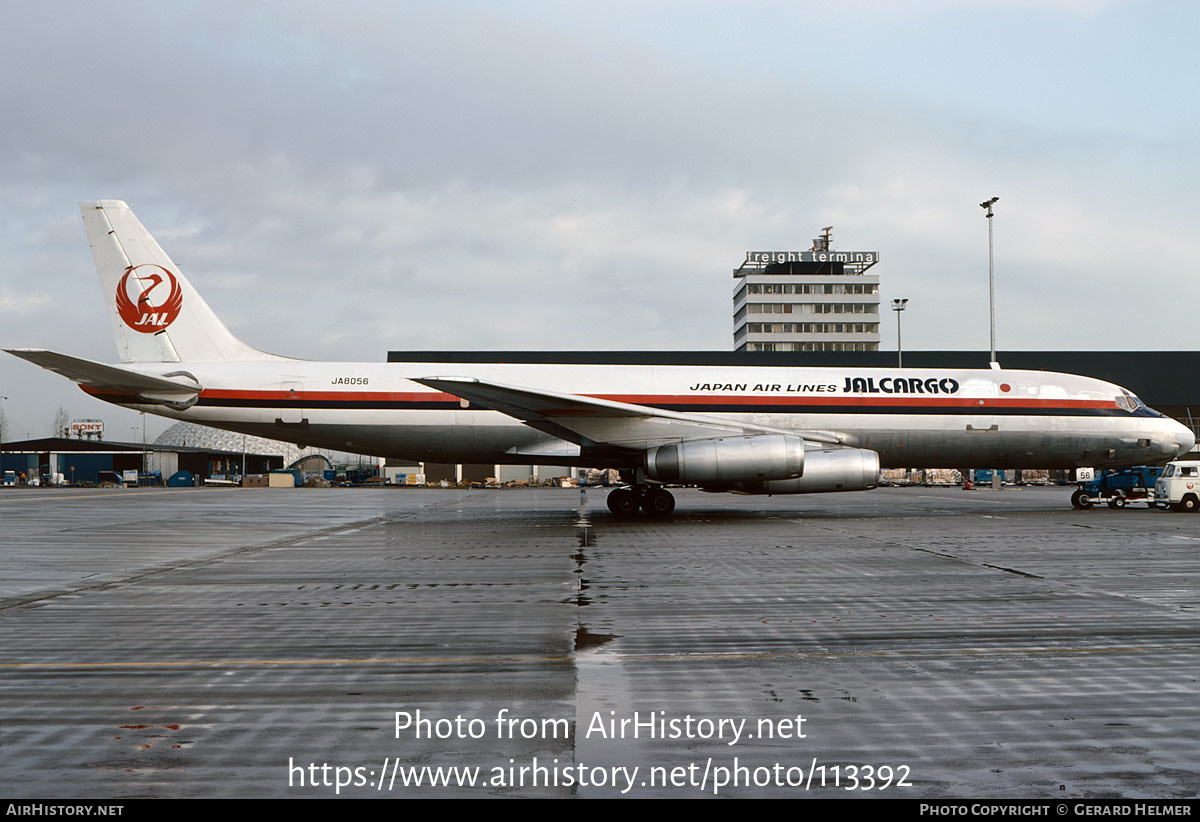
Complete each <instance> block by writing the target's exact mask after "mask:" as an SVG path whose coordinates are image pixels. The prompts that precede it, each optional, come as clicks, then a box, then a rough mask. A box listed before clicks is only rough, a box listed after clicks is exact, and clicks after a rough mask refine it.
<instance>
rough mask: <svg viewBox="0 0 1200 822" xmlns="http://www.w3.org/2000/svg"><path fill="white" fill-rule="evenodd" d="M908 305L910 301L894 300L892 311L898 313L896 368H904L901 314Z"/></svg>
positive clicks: (904, 299)
mask: <svg viewBox="0 0 1200 822" xmlns="http://www.w3.org/2000/svg"><path fill="white" fill-rule="evenodd" d="M907 305H908V299H907V298H903V299H896V300H892V310H893V311H895V312H896V367H897V368H903V367H904V346H903V345H902V344H901V342H900V339H901V338H900V312H901V311H903V310H904V309H905V307H906V306H907Z"/></svg>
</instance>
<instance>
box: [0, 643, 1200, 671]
mask: <svg viewBox="0 0 1200 822" xmlns="http://www.w3.org/2000/svg"><path fill="white" fill-rule="evenodd" d="M1197 649H1200V644H1196V643H1192V644H1186V645H1114V646H1108V647H1075V648H1022V647H1019V646H1014V647H1007V648H941V649H938V648H929V649H924V650H922V649H911V650H879V651H840V652H835V651H790V652H785V653H766V652H764V653H740V654H739V653H731V654H722V653H686V652H685V653H661V654H627V653H620V652H607V651H604V650H603V649H596V650H590V651H584V652H582V653H580V654H578V655H576V656H483V657H471V656H461V657H453V656H448V657H381V658H372V659H208V660H204V659H193V660H178V661H167V660H162V661H151V660H142V661H130V662H7V663H0V670H7V671H15V670H63V669H76V668H103V669H120V668H220V667H228V666H234V667H238V666H246V667H259V666H268V667H273V666H287V665H427V664H447V663H449V664H472V665H477V664H484V665H487V664H491V665H495V664H497V663H505V662H520V663H530V662H554V663H569V662H575V661H584V662H586V661H592V660H594V661H597V662H600V661H606V662H607V661H622V662H671V661H681V662H684V661H689V660H747V659H750V660H753V659H846V658H854V657H919V656H1004V655H1008V654H1020V655H1022V656H1028V655H1030V654H1037V655H1041V656H1054V655H1066V654H1126V653H1144V652H1147V651H1157V652H1171V651H1179V652H1194V651H1196V650H1197Z"/></svg>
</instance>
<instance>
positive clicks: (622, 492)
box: [607, 488, 638, 517]
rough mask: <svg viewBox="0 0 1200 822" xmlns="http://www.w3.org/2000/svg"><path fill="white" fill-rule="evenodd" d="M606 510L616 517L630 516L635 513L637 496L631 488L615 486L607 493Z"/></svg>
mask: <svg viewBox="0 0 1200 822" xmlns="http://www.w3.org/2000/svg"><path fill="white" fill-rule="evenodd" d="M607 502H608V510H610V511H612V512H613V513H614V514H616V515H617V516H618V517H631V516H633V515H634V514H636V513H637V510H638V498H637V494H635V493H634V492H633V489H632V488H617V489H616V490H613V491H609V493H608V500H607Z"/></svg>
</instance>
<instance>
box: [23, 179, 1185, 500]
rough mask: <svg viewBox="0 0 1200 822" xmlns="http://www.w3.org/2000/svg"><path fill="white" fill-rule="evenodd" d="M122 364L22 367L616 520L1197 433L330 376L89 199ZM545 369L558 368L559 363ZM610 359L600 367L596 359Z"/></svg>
mask: <svg viewBox="0 0 1200 822" xmlns="http://www.w3.org/2000/svg"><path fill="white" fill-rule="evenodd" d="M80 205H81V210H82V213H83V218H84V226H85V228H86V230H87V234H88V240H89V242H90V243H91V246H92V254H93V257H94V259H95V262H96V269H97V273H98V274H99V275H100V280H101V285H102V289H103V293H104V295H105V299H106V302H107V308H108V315H109V319H110V321H111V322H112V325H113V332H114V335H115V338H116V342H117V349H118V352H119V355H120V358H121V363H120V364H107V363H101V362H97V361H95V360H90V359H85V358H82V357H75V356H71V355H68V354H60V353H57V352H54V351H47V350H44V349H8V350H9V352H10V353H12V354H14V355H15V356H18V357H21V358H22V359H25V360H28V361H29V362H32V363H34V364H36V365H39V366H41V367H43V368H46V369H48V370H50V371H53V372H55V373H58V374H61V375H63V376H65V377H67V378H68V379H71V380H74V381H75V382H78V383H79V384H80V386H81V387H82V388H83V390H84V391H86V392H87V393H88V394H90V395H92V396H94V397H96V398H98V399H102V400H105V401H107V402H111V403H114V404H116V405H120V406H123V407H126V408H131V409H134V410H137V411H144V412H148V413H153V414H159V415H162V416H165V417H170V418H173V419H179V420H187V421H191V422H196V423H199V424H202V425H210V426H213V427H216V428H224V429H226V430H229V431H238V432H243V433H248V434H255V435H261V436H266V437H270V438H272V439H278V440H284V441H287V442H292V443H295V444H297V445H301V446H306V445H307V446H317V447H327V448H334V449H339V450H350V451H354V452H357V453H363V454H371V455H374V456H382V457H400V458H403V459H406V460H411V461H414V462H441V463H455V462H461V463H483V464H496V465H501V464H504V465H562V466H587V467H593V468H601V469H615V470H616V471H618V472H619V475H620V477H621V479H622V481H623V482H624V483H626V484H627V485H626V487H622V488H618V489H616V490H614V491H612V492H610V493H609V494H608V497H607V504H608V507H609V509H610V510H612V511H613V513H616V514H632V513H635V512H636V511H638V510H642V511H645V512H646V513H651V514H659V515H667V514H670V513H671V512H672V511H673V510H674V507H675V500H674V496H673V495H672V494H671V492H670V491H669V490H667V487H666V486H668V485H680V486H693V487H698V488H701V489H703V490H705V491H714V492H733V493H740V494H802V493H825V492H841V491H861V490H867V489H871V488H874V487H875V486H876V485H877V484H878V481H879V470H880V467H881V466H882V467H906V466H913V465H919V466H922V467H925V468H958V467H961V466H963V465H990V466H993V467H995V468H1067V467H1078V466H1083V465H1086V466H1094V467H1098V468H1121V467H1125V466H1131V465H1141V464H1145V463H1153V462H1165V461H1166V460H1170V459H1173V458H1175V457H1177V456H1179V455H1180V454H1184V453H1186V452H1187V451H1189V450H1190V449H1191V447H1192V446H1193V445H1194V444H1195V435H1194V434H1193V433H1192V432H1191V430H1189V429H1188V428H1186V427H1185V426H1183V425H1181V424H1180V423H1178V422H1176V421H1175V420H1172V419H1170V418H1169V417H1166V416H1164V415H1163V414H1161V413H1159V412H1157V411H1154V410H1153V409H1150V408H1147V407H1146V405H1145V404H1144V403H1142V401H1141V400H1139V399H1138V398H1137V397H1136V396H1134V395H1133V394H1132V393H1130V392H1129V391H1127V390H1125V389H1124V388H1121V387H1120V386H1117V385H1113V384H1112V383H1109V382H1105V381H1103V380H1098V379H1093V378H1090V377H1084V376H1078V375H1074V374H1059V373H1053V372H1047V371H1019V370H1005V369H1001V368H999V367H998V366H997V367H995V368H989V369H967V368H940V369H938V368H845V367H838V368H821V367H807V366H796V365H794V364H780V363H772V362H770V361H759V360H748V361H746V362H745V363H744V364H737V365H715V364H706V363H704V362H698V361H696V360H695V359H694V358H692V359H690V360H685V361H678V360H672V359H671V358H670V357H668V358H665V359H656V358H655V357H654V356H643V352H634V353H637V354H638V355H639V356H643V358H642V359H641V360H639V361H637V362H635V363H632V362H627V363H625V364H622V363H620V362H618V361H616V359H617V358H616V357H615V356H614V355H615V354H619V353H620V352H597V353H596V354H594V355H587V354H585V355H584V356H583V357H580V358H574V359H564V358H562V357H560V358H558V359H557V360H556V359H553V358H550V359H547V360H540V361H539V360H532V361H512V360H511V359H509V358H503V359H502V358H498V357H497V356H496V355H494V354H491V355H489V354H487V353H483V354H479V355H472V356H473V357H474V358H472V359H464V358H456V359H453V360H446V361H442V360H430V359H422V358H419V357H417V358H411V359H404V358H397V359H394V360H391V359H390V361H389V362H386V363H362V362H358V363H336V362H311V361H304V360H297V359H292V358H289V357H282V356H277V355H274V354H269V353H266V352H264V351H260V350H258V349H256V348H253V347H251V346H250V345H248V344H246V343H245V342H243V341H242V340H240V339H238V338H237V337H236V336H234V335H233V333H232V332H230V331H229V329H228V328H226V327H225V325H224V323H222V322H221V321H220V319H218V317H217V315H216V314H215V313H214V312H213V310H212V309H211V308H210V307H209V306H208V304H207V303H206V302H205V301H204V299H203V298H202V297H201V296H200V295H199V293H198V292H197V291H196V290H195V288H194V287H193V286H192V284H191V283H190V282H189V281H188V279H187V278H186V277H184V276H183V274H182V273H181V272H180V271H179V268H178V267H177V266H176V265H175V263H174V262H173V261H172V260H171V258H170V257H169V256H168V255H167V254H166V252H164V251H163V249H162V248H161V247H160V246H159V245H158V243H157V242H156V241H155V240H154V238H153V236H151V235H150V233H149V232H148V231H147V230H146V229H145V227H143V226H142V224H141V223H140V222H139V221H138V220H137V218H136V217H135V216H134V215H133V213H132V211H130V209H129V207H128V206H126V205H125V203H123V202H120V201H117V200H101V201H97V202H88V203H81V204H80ZM541 356H544V355H541ZM589 357H594V358H589Z"/></svg>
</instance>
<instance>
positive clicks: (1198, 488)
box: [1154, 460, 1200, 513]
mask: <svg viewBox="0 0 1200 822" xmlns="http://www.w3.org/2000/svg"><path fill="white" fill-rule="evenodd" d="M1154 499H1155V502H1156V503H1158V504H1159V505H1169V506H1171V508H1172V509H1173V510H1175V511H1187V512H1189V513H1195V512H1196V511H1198V510H1200V460H1177V461H1175V462H1171V463H1168V464H1167V466H1166V467H1165V468H1163V469H1162V473H1161V474H1160V475H1159V477H1158V481H1157V482H1155V483H1154Z"/></svg>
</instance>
